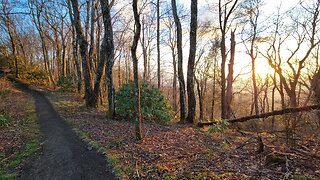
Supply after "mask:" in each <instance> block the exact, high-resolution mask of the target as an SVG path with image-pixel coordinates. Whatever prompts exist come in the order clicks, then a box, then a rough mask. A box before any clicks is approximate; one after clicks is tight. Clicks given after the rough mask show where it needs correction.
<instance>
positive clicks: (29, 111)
mask: <svg viewBox="0 0 320 180" xmlns="http://www.w3.org/2000/svg"><path fill="white" fill-rule="evenodd" d="M39 129H40V128H39V125H38V123H37V118H36V111H35V106H34V101H33V99H32V97H30V96H29V95H28V94H27V93H25V92H23V91H21V90H19V89H17V88H15V87H14V86H13V85H12V83H11V82H9V81H7V80H6V79H5V78H3V77H0V179H1V180H2V179H6V180H7V179H8V180H9V179H15V178H16V177H17V176H18V175H19V172H20V170H21V166H22V165H23V164H24V162H25V161H26V159H27V158H28V157H29V156H31V155H32V154H33V153H34V152H35V151H37V150H38V149H39V148H40V138H41V134H40V130H39Z"/></svg>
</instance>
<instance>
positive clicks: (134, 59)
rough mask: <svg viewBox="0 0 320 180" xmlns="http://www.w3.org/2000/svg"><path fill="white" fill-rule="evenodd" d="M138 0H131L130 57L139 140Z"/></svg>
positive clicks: (140, 124)
mask: <svg viewBox="0 0 320 180" xmlns="http://www.w3.org/2000/svg"><path fill="white" fill-rule="evenodd" d="M137 1H138V0H133V3H132V7H133V13H134V22H135V31H134V37H133V42H132V46H131V57H132V63H133V76H134V82H135V98H136V99H135V104H136V105H135V108H136V109H135V111H136V117H135V135H136V139H137V140H141V139H142V137H143V134H142V115H141V104H140V85H139V77H138V58H137V55H136V52H137V46H138V42H139V38H140V32H141V24H140V20H139V13H138V7H137V3H138V2H137Z"/></svg>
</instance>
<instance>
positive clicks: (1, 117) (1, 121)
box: [0, 114, 10, 126]
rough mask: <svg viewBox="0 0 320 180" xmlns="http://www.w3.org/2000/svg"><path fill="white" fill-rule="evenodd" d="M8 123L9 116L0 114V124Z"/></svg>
mask: <svg viewBox="0 0 320 180" xmlns="http://www.w3.org/2000/svg"><path fill="white" fill-rule="evenodd" d="M9 124H10V118H9V117H8V116H6V115H3V114H0V126H8V125H9Z"/></svg>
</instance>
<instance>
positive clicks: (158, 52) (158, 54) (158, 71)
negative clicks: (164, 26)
mask: <svg viewBox="0 0 320 180" xmlns="http://www.w3.org/2000/svg"><path fill="white" fill-rule="evenodd" d="M157 65H158V66H157V67H158V68H157V77H158V88H159V89H160V87H161V71H160V70H161V69H160V0H157Z"/></svg>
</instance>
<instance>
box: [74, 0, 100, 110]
mask: <svg viewBox="0 0 320 180" xmlns="http://www.w3.org/2000/svg"><path fill="white" fill-rule="evenodd" d="M69 1H71V3H72V9H73V22H72V23H73V24H74V26H75V29H76V33H77V41H78V42H79V46H80V54H81V58H82V71H83V77H84V86H85V87H84V88H85V101H86V106H87V107H88V108H96V107H97V100H96V99H97V97H96V96H95V95H94V94H93V87H92V77H91V73H90V67H89V55H88V50H87V48H88V42H87V40H86V39H85V36H84V34H83V31H82V27H81V22H80V12H79V5H78V1H77V0H69Z"/></svg>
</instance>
